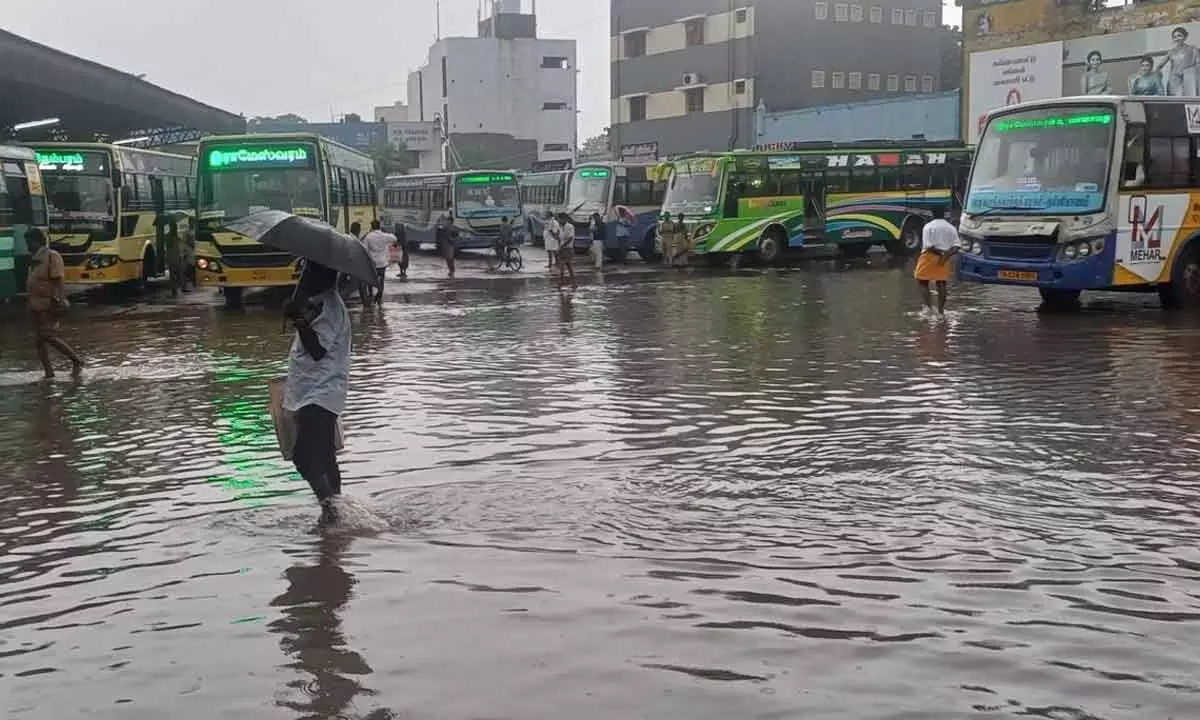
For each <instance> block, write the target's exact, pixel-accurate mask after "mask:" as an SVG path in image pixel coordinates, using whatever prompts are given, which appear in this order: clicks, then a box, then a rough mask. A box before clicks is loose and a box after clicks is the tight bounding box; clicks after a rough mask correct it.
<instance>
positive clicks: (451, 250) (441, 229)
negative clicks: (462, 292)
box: [435, 213, 458, 280]
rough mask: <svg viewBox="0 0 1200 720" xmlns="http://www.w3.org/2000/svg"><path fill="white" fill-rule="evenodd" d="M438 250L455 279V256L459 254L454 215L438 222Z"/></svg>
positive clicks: (446, 216)
mask: <svg viewBox="0 0 1200 720" xmlns="http://www.w3.org/2000/svg"><path fill="white" fill-rule="evenodd" d="M435 232H436V233H437V238H438V250H440V251H441V253H442V257H443V258H444V259H445V260H446V272H447V273H449V275H450V279H451V280H453V279H454V256H455V255H457V254H458V228H456V227H454V213H447V214H446V215H443V216H442V219H441V220H440V221H439V222H438V227H437V230H436V231H435Z"/></svg>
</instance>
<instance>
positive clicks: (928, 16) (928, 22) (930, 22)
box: [921, 10, 937, 27]
mask: <svg viewBox="0 0 1200 720" xmlns="http://www.w3.org/2000/svg"><path fill="white" fill-rule="evenodd" d="M921 24H922V25H924V26H925V27H936V26H937V13H935V12H934V11H932V10H926V11H925V15H924V17H922V19H921Z"/></svg>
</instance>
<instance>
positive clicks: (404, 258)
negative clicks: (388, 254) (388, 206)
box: [392, 223, 408, 280]
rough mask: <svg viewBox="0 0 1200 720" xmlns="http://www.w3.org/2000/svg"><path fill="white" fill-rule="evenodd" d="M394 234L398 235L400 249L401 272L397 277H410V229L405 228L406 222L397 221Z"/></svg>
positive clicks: (405, 278)
mask: <svg viewBox="0 0 1200 720" xmlns="http://www.w3.org/2000/svg"><path fill="white" fill-rule="evenodd" d="M392 234H394V235H395V236H396V245H397V247H398V248H399V250H400V263H399V266H400V274H399V275H397V276H396V277H397V278H398V279H400V280H407V279H408V230H407V229H405V227H404V223H396V227H395V229H394V230H393V231H392Z"/></svg>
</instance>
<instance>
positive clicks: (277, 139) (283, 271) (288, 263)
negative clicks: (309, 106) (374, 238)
mask: <svg viewBox="0 0 1200 720" xmlns="http://www.w3.org/2000/svg"><path fill="white" fill-rule="evenodd" d="M199 157H200V163H199V166H198V170H199V175H198V177H199V192H200V197H199V203H198V205H197V210H198V212H199V230H198V233H197V237H196V280H197V283H198V284H199V285H202V286H208V287H219V288H222V289H223V291H224V294H225V301H226V303H227V304H229V305H238V304H239V303H240V302H241V299H242V293H243V291H244V290H245V289H246V288H248V287H275V286H287V285H292V284H294V283H295V282H296V279H297V278H298V277H299V269H298V267H297V264H296V258H295V257H293V256H292V255H289V254H288V253H281V252H278V251H276V250H274V249H273V248H270V247H267V246H265V245H262V244H261V243H259V242H257V241H255V240H251V239H250V238H248V237H245V236H243V235H239V234H237V233H232V232H229V231H228V230H225V229H224V227H223V223H225V222H228V221H229V220H233V219H236V218H239V217H245V216H246V215H249V214H251V213H254V212H258V211H261V210H284V211H287V212H290V213H294V214H296V215H303V216H306V217H312V218H316V219H319V220H323V221H325V222H327V223H329V224H330V225H333V226H334V227H336V228H338V229H340V230H343V231H345V232H349V231H350V226H351V225H352V224H353V223H355V222H357V223H359V224H360V225H361V226H362V228H363V230H366V229H368V228H369V227H370V223H371V221H372V220H374V219H376V218H377V217H378V198H377V193H376V190H375V163H374V161H372V160H371V158H370V156H368V155H365V154H363V153H361V152H358V151H357V150H353V149H351V148H349V147H346V146H345V145H340V144H338V143H336V142H333V141H331V140H328V139H326V138H323V137H321V136H319V135H312V134H281V135H272V134H263V135H229V136H217V137H209V138H205V139H204V140H202V141H201V142H200V152H199Z"/></svg>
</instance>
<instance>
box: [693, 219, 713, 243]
mask: <svg viewBox="0 0 1200 720" xmlns="http://www.w3.org/2000/svg"><path fill="white" fill-rule="evenodd" d="M716 227H717V224H716V223H704V224H703V225H701V226H699V227H697V228H696V229H695V230H693V231H692V239H693V240H699V239H700V238H702V237H704V236H705V235H708V234H709V233H711V232H712V231H713V230H714V229H716Z"/></svg>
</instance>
